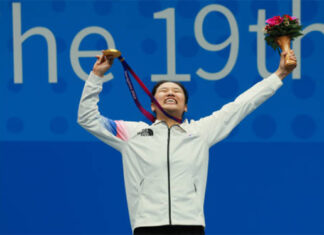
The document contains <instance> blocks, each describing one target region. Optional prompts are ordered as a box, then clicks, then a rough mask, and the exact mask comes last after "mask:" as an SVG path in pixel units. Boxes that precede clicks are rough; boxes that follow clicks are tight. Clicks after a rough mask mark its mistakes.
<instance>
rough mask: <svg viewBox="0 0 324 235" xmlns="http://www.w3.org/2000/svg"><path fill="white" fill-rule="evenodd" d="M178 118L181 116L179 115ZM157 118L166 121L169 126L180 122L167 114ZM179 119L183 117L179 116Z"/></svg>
mask: <svg viewBox="0 0 324 235" xmlns="http://www.w3.org/2000/svg"><path fill="white" fill-rule="evenodd" d="M177 118H179V117H177ZM156 119H158V120H161V121H164V122H166V124H167V125H168V127H171V126H173V125H176V124H180V123H179V122H177V121H175V120H173V119H172V118H169V117H167V116H165V115H164V114H163V115H158V116H157V117H156ZM179 119H181V118H179Z"/></svg>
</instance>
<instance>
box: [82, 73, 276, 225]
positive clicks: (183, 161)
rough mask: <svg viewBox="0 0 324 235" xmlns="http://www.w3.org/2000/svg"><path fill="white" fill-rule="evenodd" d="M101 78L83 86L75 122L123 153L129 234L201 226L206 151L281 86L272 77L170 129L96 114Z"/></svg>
mask: <svg viewBox="0 0 324 235" xmlns="http://www.w3.org/2000/svg"><path fill="white" fill-rule="evenodd" d="M102 82H103V81H102V79H101V78H100V77H97V76H96V75H94V74H93V73H91V74H90V76H89V78H88V80H87V81H86V83H85V86H84V89H83V93H82V97H81V101H80V105H79V111H78V123H79V124H80V125H81V126H82V127H84V128H85V129H86V130H87V131H89V132H90V133H92V134H93V135H95V136H96V137H98V138H99V139H100V140H102V141H103V142H104V143H106V144H108V145H110V146H111V147H113V148H115V149H117V150H118V151H120V152H121V154H122V161H123V172H124V181H125V188H126V197H127V204H128V211H129V217H130V222H131V226H132V230H133V231H134V229H135V228H136V227H142V226H161V225H202V226H204V227H205V217H204V198H205V188H206V180H207V169H208V158H209V148H210V147H211V146H212V145H214V144H215V143H217V142H219V141H221V140H222V139H224V138H225V137H226V136H227V135H228V134H229V133H230V132H231V130H232V129H233V128H234V127H235V126H236V125H237V124H238V123H239V122H240V121H241V120H242V119H243V118H244V117H246V116H247V115H248V114H249V113H251V112H252V111H253V110H254V109H256V108H257V107H258V106H259V105H260V104H262V103H263V102H264V101H265V100H267V99H268V98H269V97H271V96H272V95H273V94H274V93H275V92H276V90H277V89H278V88H279V87H280V86H281V85H282V81H281V80H280V78H279V77H278V76H277V75H276V74H272V75H270V76H269V77H268V78H265V79H263V80H262V81H260V82H258V83H256V84H255V85H254V86H253V87H251V88H250V89H248V90H247V91H245V92H244V93H243V94H241V95H240V96H238V97H237V98H236V99H235V101H233V102H231V103H228V104H226V105H224V106H223V107H222V108H221V109H220V110H218V111H216V112H214V113H212V114H211V115H210V116H207V117H204V118H201V119H200V120H198V121H194V120H192V121H190V122H188V121H187V120H185V121H184V122H183V123H182V124H179V125H174V126H172V127H171V128H168V126H167V125H166V123H165V122H163V121H159V120H157V121H155V123H153V124H152V125H149V124H147V123H144V122H129V121H115V120H111V119H108V118H106V117H104V116H102V115H101V114H100V112H99V110H98V106H97V103H98V101H99V96H98V95H99V93H100V92H101V90H102Z"/></svg>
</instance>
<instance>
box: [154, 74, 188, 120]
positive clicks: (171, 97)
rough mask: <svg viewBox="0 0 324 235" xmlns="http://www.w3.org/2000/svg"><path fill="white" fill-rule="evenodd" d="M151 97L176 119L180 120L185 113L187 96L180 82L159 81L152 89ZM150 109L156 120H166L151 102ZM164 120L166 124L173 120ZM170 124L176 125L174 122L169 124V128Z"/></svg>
mask: <svg viewBox="0 0 324 235" xmlns="http://www.w3.org/2000/svg"><path fill="white" fill-rule="evenodd" d="M152 95H153V96H154V97H155V98H156V100H157V101H158V102H159V104H160V105H161V106H162V108H163V109H164V110H165V111H167V112H168V113H169V114H170V115H172V116H174V117H176V118H178V119H182V117H183V114H184V113H185V112H187V104H188V99H189V96H188V92H187V90H186V88H185V87H184V86H183V85H182V84H181V83H180V82H170V81H167V80H163V81H160V82H158V83H156V84H155V86H154V87H153V89H152ZM151 109H152V111H153V112H154V113H155V114H156V118H157V119H159V120H164V119H166V116H165V115H164V114H163V112H162V111H161V110H160V109H159V108H158V107H156V105H155V104H154V103H153V102H152V103H151ZM166 120H167V123H168V122H171V120H173V119H166ZM173 121H174V120H173ZM172 124H176V121H174V122H172V123H170V125H169V126H171V125H172Z"/></svg>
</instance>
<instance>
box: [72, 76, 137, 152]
mask: <svg viewBox="0 0 324 235" xmlns="http://www.w3.org/2000/svg"><path fill="white" fill-rule="evenodd" d="M102 83H103V81H102V78H100V77H98V76H96V75H95V74H93V73H92V72H91V73H90V75H89V78H88V79H87V81H86V82H85V85H84V88H83V92H82V96H81V100H80V104H79V110H78V123H79V124H80V125H81V126H82V127H83V128H84V129H86V130H87V131H89V132H90V133H91V134H93V135H94V136H96V137H97V138H99V139H100V140H102V141H103V142H105V143H106V144H108V145H110V146H111V147H113V148H115V149H117V150H118V151H121V149H122V147H123V145H124V144H125V142H127V140H128V138H129V137H130V136H131V135H132V132H134V131H136V129H137V127H138V125H140V124H139V123H137V122H126V121H115V120H111V119H109V118H106V117H104V116H102V115H101V114H100V112H99V110H98V105H97V103H98V102H99V93H100V92H101V90H102Z"/></svg>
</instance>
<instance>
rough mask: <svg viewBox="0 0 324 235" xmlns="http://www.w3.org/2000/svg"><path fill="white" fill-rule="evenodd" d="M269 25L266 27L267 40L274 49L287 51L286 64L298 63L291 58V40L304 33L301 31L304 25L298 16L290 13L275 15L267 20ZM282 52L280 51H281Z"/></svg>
mask: <svg viewBox="0 0 324 235" xmlns="http://www.w3.org/2000/svg"><path fill="white" fill-rule="evenodd" d="M266 23H267V25H266V26H265V28H264V34H265V38H264V39H265V40H266V42H267V44H268V45H270V46H271V47H272V48H273V49H274V50H278V51H279V47H280V48H281V50H282V51H283V52H284V51H287V52H288V53H287V55H286V57H285V65H286V66H294V65H296V62H295V61H292V60H289V51H290V42H291V40H293V39H295V38H297V37H299V36H301V35H303V34H302V33H301V30H302V25H300V24H299V22H298V19H297V18H296V17H291V16H290V15H283V16H282V17H281V16H274V17H272V18H270V19H267V20H266ZM279 54H280V51H279Z"/></svg>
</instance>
